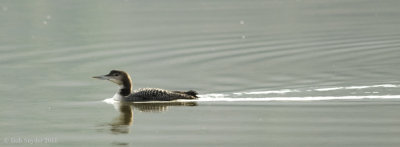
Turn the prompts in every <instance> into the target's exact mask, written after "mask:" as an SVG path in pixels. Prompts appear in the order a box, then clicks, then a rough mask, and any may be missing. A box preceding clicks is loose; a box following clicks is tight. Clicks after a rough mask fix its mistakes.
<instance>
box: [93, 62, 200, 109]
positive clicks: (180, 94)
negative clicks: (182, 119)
mask: <svg viewBox="0 0 400 147" xmlns="http://www.w3.org/2000/svg"><path fill="white" fill-rule="evenodd" d="M93 78H96V79H101V80H108V81H111V82H113V83H115V84H117V85H119V87H120V89H119V91H118V92H117V93H116V94H115V95H114V97H113V98H114V100H116V101H125V102H135V101H172V100H177V99H196V98H198V97H197V92H196V91H193V90H189V91H168V90H164V89H159V88H140V89H137V90H134V91H133V92H132V90H131V89H132V83H131V77H130V76H129V74H128V73H126V72H124V71H121V70H111V71H110V73H108V74H107V75H102V76H94V77H93Z"/></svg>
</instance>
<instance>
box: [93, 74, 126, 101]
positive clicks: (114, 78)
mask: <svg viewBox="0 0 400 147" xmlns="http://www.w3.org/2000/svg"><path fill="white" fill-rule="evenodd" d="M93 78H96V79H100V80H109V81H111V82H113V83H115V84H117V85H119V86H120V87H121V91H120V94H121V95H124V96H126V95H129V94H130V93H131V85H132V84H131V77H130V76H129V74H127V73H126V72H124V71H121V70H111V71H110V73H108V74H106V75H102V76H94V77H93Z"/></svg>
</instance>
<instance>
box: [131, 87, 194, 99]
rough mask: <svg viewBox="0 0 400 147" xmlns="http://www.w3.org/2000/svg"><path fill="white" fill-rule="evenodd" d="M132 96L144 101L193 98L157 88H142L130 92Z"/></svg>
mask: <svg viewBox="0 0 400 147" xmlns="http://www.w3.org/2000/svg"><path fill="white" fill-rule="evenodd" d="M132 96H133V97H138V98H141V99H142V100H144V101H170V100H175V99H193V98H195V97H193V96H191V95H187V94H184V93H177V92H171V91H167V90H164V89H158V88H142V89H138V90H135V91H134V92H133V93H132Z"/></svg>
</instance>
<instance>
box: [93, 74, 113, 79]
mask: <svg viewBox="0 0 400 147" xmlns="http://www.w3.org/2000/svg"><path fill="white" fill-rule="evenodd" d="M92 78H95V79H100V80H109V79H110V77H109V76H107V75H102V76H94V77H92Z"/></svg>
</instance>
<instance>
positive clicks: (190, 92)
mask: <svg viewBox="0 0 400 147" xmlns="http://www.w3.org/2000/svg"><path fill="white" fill-rule="evenodd" d="M173 92H176V93H180V94H187V95H190V96H193V97H195V98H198V97H197V94H198V93H197V92H196V91H194V90H189V91H173Z"/></svg>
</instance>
